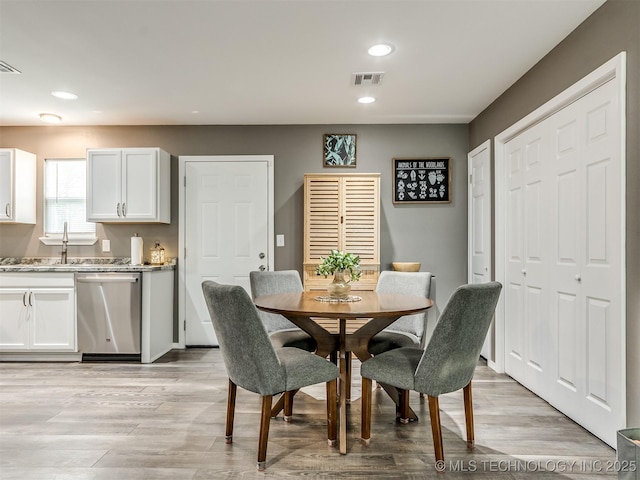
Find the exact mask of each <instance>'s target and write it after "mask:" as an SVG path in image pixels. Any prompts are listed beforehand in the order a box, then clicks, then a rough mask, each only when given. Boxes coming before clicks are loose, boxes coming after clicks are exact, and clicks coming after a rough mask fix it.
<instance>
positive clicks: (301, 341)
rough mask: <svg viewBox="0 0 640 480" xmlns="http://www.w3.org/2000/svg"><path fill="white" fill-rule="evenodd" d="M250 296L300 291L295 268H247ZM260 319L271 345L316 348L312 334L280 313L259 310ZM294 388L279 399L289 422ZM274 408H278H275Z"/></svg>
mask: <svg viewBox="0 0 640 480" xmlns="http://www.w3.org/2000/svg"><path fill="white" fill-rule="evenodd" d="M249 283H250V285H251V296H252V297H253V298H256V297H260V296H263V295H274V294H276V293H297V292H302V291H303V290H304V288H303V287H302V281H301V280H300V274H299V273H298V271H297V270H277V271H257V270H256V271H253V272H249ZM258 314H259V315H260V318H261V319H262V323H263V324H264V326H265V328H266V329H267V333H268V334H269V339H270V340H271V343H273V346H274V347H296V348H301V349H303V350H306V351H308V352H315V351H316V349H317V348H318V345H317V343H316V341H315V340H314V339H313V337H312V336H311V335H309V334H308V333H307V332H305V331H304V330H302V329H301V328H299V327H297V326H296V325H294V324H293V323H291V322H290V321H289V320H287V319H286V318H284V317H283V316H282V315H278V314H276V313H269V312H263V311H262V310H258ZM294 394H295V392H288V393H285V394H284V395H283V397H284V398H282V399H280V400H279V402H280V405H281V406H282V407H283V415H284V421H285V422H290V421H291V418H292V416H293V397H294ZM276 411H277V410H276Z"/></svg>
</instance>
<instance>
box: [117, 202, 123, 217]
mask: <svg viewBox="0 0 640 480" xmlns="http://www.w3.org/2000/svg"><path fill="white" fill-rule="evenodd" d="M116 213H117V214H118V216H119V217H121V216H122V215H120V202H118V205H116Z"/></svg>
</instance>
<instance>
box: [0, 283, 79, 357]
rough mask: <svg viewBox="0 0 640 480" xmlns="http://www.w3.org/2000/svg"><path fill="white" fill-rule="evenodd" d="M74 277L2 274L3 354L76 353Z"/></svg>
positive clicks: (0, 331) (0, 335) (0, 317)
mask: <svg viewBox="0 0 640 480" xmlns="http://www.w3.org/2000/svg"><path fill="white" fill-rule="evenodd" d="M75 304H76V302H75V289H74V284H73V274H58V273H53V274H45V273H38V274H35V275H34V274H26V273H25V274H23V273H11V274H0V350H1V351H5V352H75V351H76V313H75Z"/></svg>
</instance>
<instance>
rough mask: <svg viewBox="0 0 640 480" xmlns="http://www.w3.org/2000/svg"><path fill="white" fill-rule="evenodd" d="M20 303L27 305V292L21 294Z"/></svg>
mask: <svg viewBox="0 0 640 480" xmlns="http://www.w3.org/2000/svg"><path fill="white" fill-rule="evenodd" d="M22 304H23V305H24V306H25V307H26V306H27V292H24V293H23V294H22Z"/></svg>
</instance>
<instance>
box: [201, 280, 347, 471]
mask: <svg viewBox="0 0 640 480" xmlns="http://www.w3.org/2000/svg"><path fill="white" fill-rule="evenodd" d="M202 292H203V294H204V298H205V301H206V304H207V307H208V309H209V315H210V317H211V322H212V323H213V328H214V330H215V332H216V336H217V337H218V342H219V343H220V352H221V353H222V358H223V360H224V364H225V367H226V370H227V375H228V376H229V392H228V397H227V420H226V431H225V439H226V442H227V443H231V442H232V439H233V420H234V414H235V404H236V390H237V387H238V386H240V387H241V388H244V389H245V390H249V391H251V392H254V393H257V394H259V395H261V396H262V411H261V420H260V434H259V439H258V470H264V469H265V466H266V457H267V441H268V438H269V422H270V420H271V405H272V400H273V395H275V394H278V393H283V392H288V391H292V390H297V389H299V388H302V387H306V386H309V385H314V384H317V383H324V382H326V384H327V429H328V432H327V433H328V440H329V444H330V445H334V444H335V443H336V440H337V418H336V417H337V415H336V413H337V403H336V402H337V378H338V374H339V372H338V368H337V367H336V366H335V365H334V364H332V363H331V362H329V361H327V360H326V359H324V358H321V357H319V356H317V355H315V354H313V353H310V352H306V351H304V350H301V349H299V348H294V347H281V348H275V347H274V346H273V344H272V343H271V341H270V340H269V336H268V335H267V331H266V330H265V327H264V325H263V324H262V321H261V320H260V317H259V316H258V311H257V309H256V307H255V305H254V304H253V302H252V301H251V298H250V297H249V294H248V293H247V292H246V291H245V290H244V289H243V288H242V287H240V286H238V285H221V284H219V283H216V282H213V281H210V280H209V281H205V282H202Z"/></svg>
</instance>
